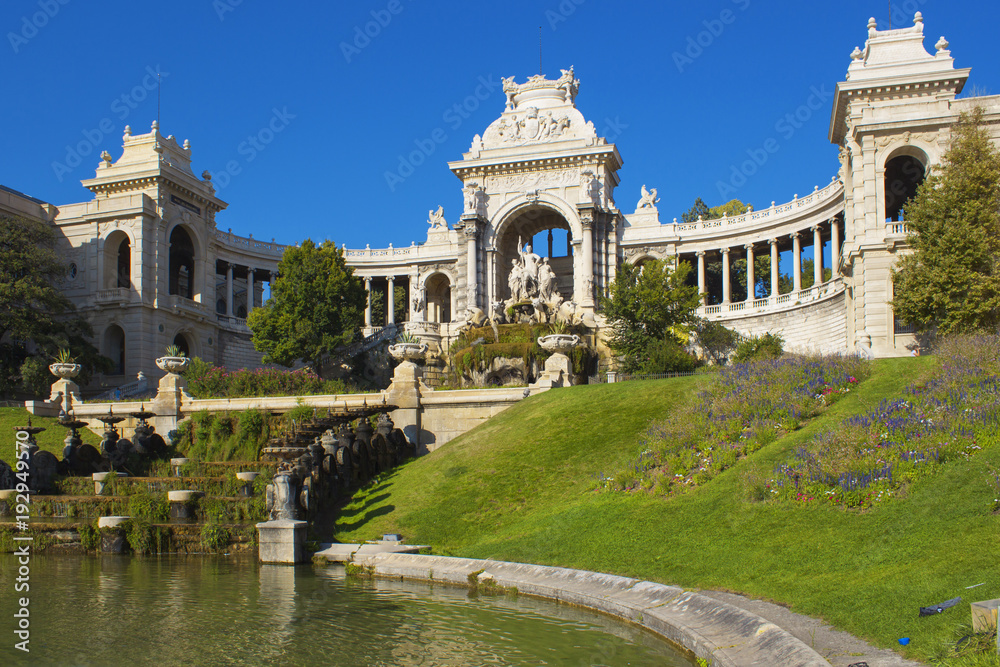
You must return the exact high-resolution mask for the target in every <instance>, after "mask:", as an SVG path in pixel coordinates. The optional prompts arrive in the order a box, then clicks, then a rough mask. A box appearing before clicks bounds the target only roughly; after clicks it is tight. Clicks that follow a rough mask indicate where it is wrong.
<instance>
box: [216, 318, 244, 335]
mask: <svg viewBox="0 0 1000 667" xmlns="http://www.w3.org/2000/svg"><path fill="white" fill-rule="evenodd" d="M218 318H219V326H221V327H222V328H223V329H228V330H229V331H236V332H238V333H245V334H248V333H250V327H249V326H247V321H246V320H245V319H243V318H242V317H235V316H231V315H218Z"/></svg>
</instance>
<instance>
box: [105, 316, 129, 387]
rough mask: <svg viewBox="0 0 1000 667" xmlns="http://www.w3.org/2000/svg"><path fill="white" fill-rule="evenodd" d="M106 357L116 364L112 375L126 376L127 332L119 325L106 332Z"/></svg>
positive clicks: (109, 328)
mask: <svg viewBox="0 0 1000 667" xmlns="http://www.w3.org/2000/svg"><path fill="white" fill-rule="evenodd" d="M104 356H105V357H107V358H109V359H111V361H113V362H114V364H115V368H114V369H113V370H112V371H111V375H125V331H124V330H122V328H121V327H120V326H118V325H117V324H112V325H111V326H109V327H108V328H107V329H105V330H104Z"/></svg>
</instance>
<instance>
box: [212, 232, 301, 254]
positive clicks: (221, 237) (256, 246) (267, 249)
mask: <svg viewBox="0 0 1000 667" xmlns="http://www.w3.org/2000/svg"><path fill="white" fill-rule="evenodd" d="M215 238H216V239H217V240H218V241H219V242H220V243H222V244H223V245H225V246H228V247H230V248H234V249H236V250H250V251H252V252H256V253H260V254H263V255H271V256H274V257H277V258H278V259H280V258H281V256H282V255H283V254H285V248H287V247H288V246H286V245H282V244H281V243H275V242H273V241H272V242H270V243H268V242H267V241H258V240H257V239H255V238H254V237H253V236H249V237H245V236H237V235H236V234H233V233H232V232H223V231H218V230H217V231H216V232H215Z"/></svg>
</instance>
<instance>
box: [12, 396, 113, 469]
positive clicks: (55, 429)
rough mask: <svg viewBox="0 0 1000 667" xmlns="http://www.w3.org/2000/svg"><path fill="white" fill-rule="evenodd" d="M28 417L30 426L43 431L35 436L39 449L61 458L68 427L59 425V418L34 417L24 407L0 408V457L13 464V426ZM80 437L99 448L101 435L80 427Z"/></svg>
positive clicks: (26, 422)
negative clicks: (41, 428) (38, 427)
mask: <svg viewBox="0 0 1000 667" xmlns="http://www.w3.org/2000/svg"><path fill="white" fill-rule="evenodd" d="M28 417H31V425H32V426H42V427H44V428H45V430H44V431H42V432H41V433H39V434H38V435H36V436H35V441H36V442H37V443H38V446H39V447H40V448H41V449H44V450H45V451H47V452H52V453H53V454H55V455H56V456H57V457H58V458H60V459H61V458H62V450H63V446H64V443H63V440H65V439H66V436H67V435H69V429H67V428H66V427H64V426H60V425H59V420H58V419H56V418H55V417H36V416H35V415H31V414H29V413H28V411H27V410H25V409H24V408H0V459H3V460H4V461H6V462H7V463H8V464H13V462H14V459H15V453H14V444H15V443H16V442H17V440H16V439H15V437H14V436H15V433H14V427H15V426H27V425H28ZM80 438H81V439H82V440H83V442H84V443H85V444H88V445H93V446H94V447H97V448H98V449H100V447H101V436H99V435H97V434H96V433H94V432H93V431H91V430H90V429H88V428H82V429H80Z"/></svg>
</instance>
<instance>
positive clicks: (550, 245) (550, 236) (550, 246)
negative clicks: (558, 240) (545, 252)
mask: <svg viewBox="0 0 1000 667" xmlns="http://www.w3.org/2000/svg"><path fill="white" fill-rule="evenodd" d="M549 259H552V230H551V229H550V230H549Z"/></svg>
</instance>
